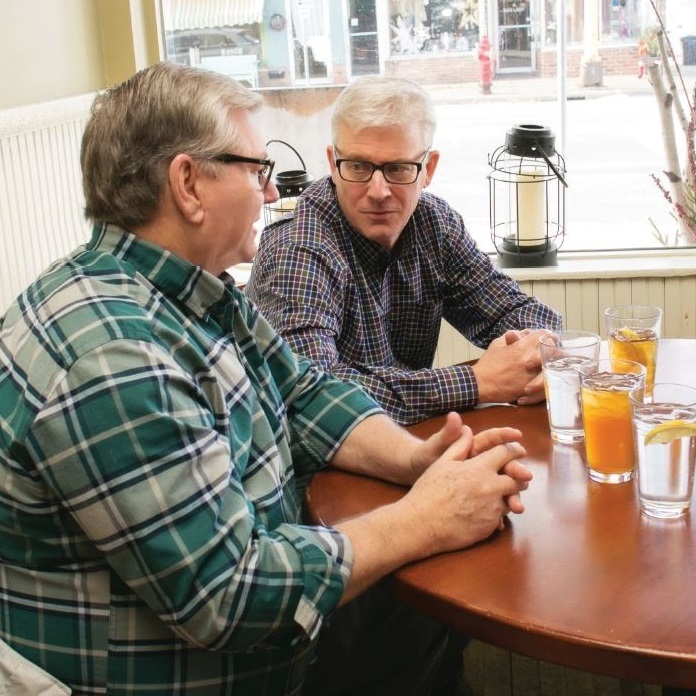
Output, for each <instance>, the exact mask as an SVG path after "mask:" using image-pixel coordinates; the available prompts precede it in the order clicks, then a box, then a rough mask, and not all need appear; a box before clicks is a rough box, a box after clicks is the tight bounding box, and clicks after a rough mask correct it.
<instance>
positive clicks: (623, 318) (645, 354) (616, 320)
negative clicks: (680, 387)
mask: <svg viewBox="0 0 696 696" xmlns="http://www.w3.org/2000/svg"><path fill="white" fill-rule="evenodd" d="M604 318H605V321H606V327H607V340H608V342H609V355H610V356H611V357H612V358H617V359H620V360H634V361H635V362H639V363H640V364H641V365H645V367H646V369H647V375H646V377H645V393H646V394H647V395H648V396H650V394H652V389H653V384H654V383H655V366H656V364H657V344H658V340H659V338H660V327H661V324H662V310H661V309H660V308H659V307H653V306H651V305H633V304H628V305H616V306H614V307H609V308H608V309H606V310H605V312H604Z"/></svg>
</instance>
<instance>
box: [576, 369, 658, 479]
mask: <svg viewBox="0 0 696 696" xmlns="http://www.w3.org/2000/svg"><path fill="white" fill-rule="evenodd" d="M579 372H580V399H581V402H582V420H583V425H584V428H585V456H586V458H587V467H588V470H589V474H590V478H591V479H592V480H593V481H599V482H600V483H624V482H625V481H630V479H631V477H632V475H633V469H634V466H635V447H634V444H633V427H632V423H631V406H630V402H629V394H630V393H632V394H633V395H634V396H635V398H641V399H642V398H643V391H644V388H645V374H646V368H645V366H644V365H641V364H640V363H637V362H635V361H633V360H616V359H612V358H609V359H602V360H597V361H595V362H593V363H590V364H589V365H584V366H581V367H580V368H579Z"/></svg>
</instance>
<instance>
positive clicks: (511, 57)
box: [497, 0, 536, 73]
mask: <svg viewBox="0 0 696 696" xmlns="http://www.w3.org/2000/svg"><path fill="white" fill-rule="evenodd" d="M530 5H531V0H498V13H497V17H498V46H497V49H498V65H497V72H499V73H513V72H518V73H519V72H534V70H535V68H536V63H535V56H534V51H533V50H532V49H533V35H532V22H531V7H530Z"/></svg>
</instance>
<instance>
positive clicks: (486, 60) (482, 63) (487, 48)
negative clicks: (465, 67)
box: [478, 36, 493, 94]
mask: <svg viewBox="0 0 696 696" xmlns="http://www.w3.org/2000/svg"><path fill="white" fill-rule="evenodd" d="M478 64H479V84H480V85H481V91H482V92H483V93H484V94H490V93H491V83H492V82H493V66H492V64H491V42H490V41H489V40H488V37H487V36H482V37H481V41H479V46H478Z"/></svg>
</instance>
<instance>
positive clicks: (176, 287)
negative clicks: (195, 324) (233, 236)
mask: <svg viewBox="0 0 696 696" xmlns="http://www.w3.org/2000/svg"><path fill="white" fill-rule="evenodd" d="M87 248H88V249H90V250H97V251H104V252H106V253H109V254H112V255H113V256H115V257H116V258H117V259H119V260H120V261H121V262H122V263H125V264H127V265H129V266H131V267H132V268H133V269H134V271H135V272H137V273H139V274H141V275H143V276H144V277H145V278H147V280H148V281H149V282H150V283H152V285H154V286H155V287H156V288H157V289H158V290H159V291H160V292H162V293H163V294H165V295H166V296H167V297H170V298H171V299H175V300H177V301H178V302H181V303H183V304H185V305H186V306H187V307H189V309H190V310H191V311H192V312H193V313H194V314H196V315H197V316H199V317H203V316H204V315H205V314H206V313H208V312H209V311H210V310H211V308H212V307H213V306H214V305H215V304H216V303H217V302H220V301H224V302H225V303H226V302H227V299H225V298H226V296H227V294H228V293H229V292H230V291H231V288H232V287H234V279H233V278H232V277H231V276H229V275H228V274H227V273H224V274H223V275H222V276H220V277H219V278H217V277H215V276H214V275H213V274H212V273H209V272H208V271H205V270H203V269H202V268H201V267H200V266H195V265H194V264H191V263H189V262H188V261H185V260H184V259H182V258H181V257H180V256H177V255H176V254H173V253H172V252H170V251H167V250H166V249H163V248H161V247H158V246H157V245H155V244H152V243H150V242H147V241H145V240H143V239H141V238H140V237H138V236H137V235H134V234H133V233H131V232H127V231H126V230H124V229H122V228H121V227H118V226H117V225H113V224H109V223H96V224H95V225H94V227H93V229H92V238H91V239H90V241H89V243H88V244H87Z"/></svg>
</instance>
